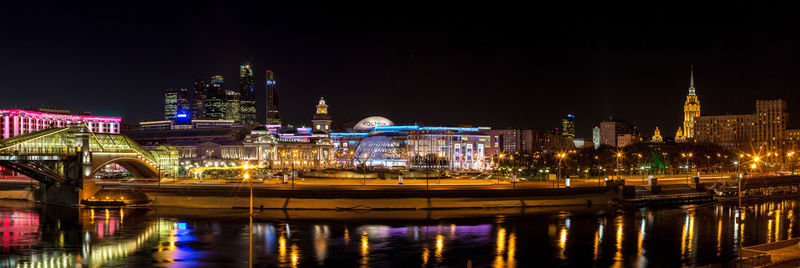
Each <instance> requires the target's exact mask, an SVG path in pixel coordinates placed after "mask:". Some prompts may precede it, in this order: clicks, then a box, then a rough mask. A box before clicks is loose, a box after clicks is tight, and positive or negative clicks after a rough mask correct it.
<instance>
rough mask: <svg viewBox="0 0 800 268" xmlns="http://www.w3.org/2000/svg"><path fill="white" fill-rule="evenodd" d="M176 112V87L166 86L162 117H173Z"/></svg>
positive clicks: (166, 118)
mask: <svg viewBox="0 0 800 268" xmlns="http://www.w3.org/2000/svg"><path fill="white" fill-rule="evenodd" d="M177 112H178V89H175V88H168V89H166V90H164V119H165V120H170V119H173V118H175V114H177Z"/></svg>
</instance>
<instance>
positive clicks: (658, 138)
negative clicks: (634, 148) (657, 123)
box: [650, 127, 664, 142]
mask: <svg viewBox="0 0 800 268" xmlns="http://www.w3.org/2000/svg"><path fill="white" fill-rule="evenodd" d="M650 142H664V138H662V137H661V131H660V130H658V127H656V130H655V132H654V133H653V138H652V139H650Z"/></svg>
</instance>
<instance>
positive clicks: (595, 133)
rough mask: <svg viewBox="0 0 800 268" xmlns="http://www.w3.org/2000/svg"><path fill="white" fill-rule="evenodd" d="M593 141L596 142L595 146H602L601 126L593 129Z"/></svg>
mask: <svg viewBox="0 0 800 268" xmlns="http://www.w3.org/2000/svg"><path fill="white" fill-rule="evenodd" d="M592 143H594V148H595V149H597V148H600V127H594V128H593V129H592Z"/></svg>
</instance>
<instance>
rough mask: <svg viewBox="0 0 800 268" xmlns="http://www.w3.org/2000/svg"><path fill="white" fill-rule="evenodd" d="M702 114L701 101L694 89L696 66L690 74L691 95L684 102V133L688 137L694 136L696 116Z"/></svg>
mask: <svg viewBox="0 0 800 268" xmlns="http://www.w3.org/2000/svg"><path fill="white" fill-rule="evenodd" d="M698 116H700V101H699V100H698V99H697V93H696V92H695V89H694V67H692V70H691V73H690V75H689V95H686V102H685V103H684V104H683V135H684V136H685V137H686V139H692V138H694V133H695V131H694V121H695V117H698Z"/></svg>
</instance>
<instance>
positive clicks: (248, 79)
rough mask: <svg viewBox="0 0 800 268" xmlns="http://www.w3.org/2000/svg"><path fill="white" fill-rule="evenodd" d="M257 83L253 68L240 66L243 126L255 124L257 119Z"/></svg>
mask: <svg viewBox="0 0 800 268" xmlns="http://www.w3.org/2000/svg"><path fill="white" fill-rule="evenodd" d="M255 87H256V82H255V78H254V76H253V67H252V66H250V65H249V64H247V65H242V66H239V95H240V98H241V100H240V101H239V105H238V106H239V114H240V116H239V117H240V121H241V123H242V124H245V125H250V124H255V123H256V121H257V119H256V93H255Z"/></svg>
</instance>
